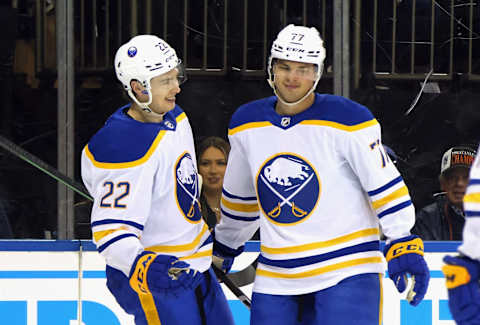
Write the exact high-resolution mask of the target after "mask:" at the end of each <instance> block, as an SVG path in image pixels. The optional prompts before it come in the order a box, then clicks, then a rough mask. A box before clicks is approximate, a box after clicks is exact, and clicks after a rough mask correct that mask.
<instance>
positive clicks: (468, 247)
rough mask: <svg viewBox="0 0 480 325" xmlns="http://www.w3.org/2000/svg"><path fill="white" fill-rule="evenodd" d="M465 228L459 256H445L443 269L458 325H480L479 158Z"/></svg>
mask: <svg viewBox="0 0 480 325" xmlns="http://www.w3.org/2000/svg"><path fill="white" fill-rule="evenodd" d="M463 206H464V210H465V218H466V221H465V226H464V229H463V243H462V245H461V246H460V247H459V249H458V250H459V252H460V255H459V256H445V258H444V259H443V260H444V262H445V263H446V265H445V266H444V267H443V268H442V271H443V273H444V274H445V280H446V284H447V289H448V305H449V307H450V312H451V313H452V316H453V319H455V321H456V322H457V324H462V325H470V324H480V286H479V280H480V160H479V157H478V156H477V158H476V159H475V162H474V163H473V165H472V168H471V170H470V181H469V185H468V188H467V192H466V194H465V197H464V198H463Z"/></svg>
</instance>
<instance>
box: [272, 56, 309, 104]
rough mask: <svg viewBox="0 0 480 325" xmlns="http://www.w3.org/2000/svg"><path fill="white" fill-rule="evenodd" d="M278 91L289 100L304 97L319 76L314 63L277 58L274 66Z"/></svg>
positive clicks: (293, 100)
mask: <svg viewBox="0 0 480 325" xmlns="http://www.w3.org/2000/svg"><path fill="white" fill-rule="evenodd" d="M273 74H274V82H275V87H276V88H277V91H278V93H279V94H280V96H282V98H283V99H284V100H285V101H287V102H295V101H297V100H299V99H300V98H302V97H303V96H304V95H305V94H306V93H307V92H308V91H309V90H310V88H312V87H313V84H314V83H315V79H316V77H317V71H316V67H315V65H314V64H311V63H302V62H295V61H287V60H277V61H276V62H275V64H274V66H273Z"/></svg>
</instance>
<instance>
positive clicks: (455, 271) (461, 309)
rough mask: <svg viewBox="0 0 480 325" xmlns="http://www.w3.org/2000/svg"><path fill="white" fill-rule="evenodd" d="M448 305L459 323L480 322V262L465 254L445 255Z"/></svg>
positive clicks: (444, 270) (473, 323)
mask: <svg viewBox="0 0 480 325" xmlns="http://www.w3.org/2000/svg"><path fill="white" fill-rule="evenodd" d="M443 261H444V262H445V263H446V265H444V266H443V268H442V271H443V274H445V279H446V281H447V289H448V306H449V307H450V312H451V313H452V316H453V319H454V320H455V322H457V324H459V325H475V324H477V325H478V324H480V285H479V282H478V280H479V278H480V263H479V262H478V261H474V260H472V259H470V258H468V257H466V256H455V257H454V256H445V257H444V258H443Z"/></svg>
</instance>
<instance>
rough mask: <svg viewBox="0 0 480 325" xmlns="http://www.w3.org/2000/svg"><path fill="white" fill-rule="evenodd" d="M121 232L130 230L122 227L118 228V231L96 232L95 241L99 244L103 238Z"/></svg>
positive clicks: (94, 234)
mask: <svg viewBox="0 0 480 325" xmlns="http://www.w3.org/2000/svg"><path fill="white" fill-rule="evenodd" d="M120 230H128V229H127V227H125V226H122V227H120V228H116V229H108V230H102V231H96V232H94V233H93V239H94V240H95V242H96V243H98V242H99V241H100V240H101V239H102V238H104V237H106V236H108V235H110V234H111V233H114V232H116V231H120Z"/></svg>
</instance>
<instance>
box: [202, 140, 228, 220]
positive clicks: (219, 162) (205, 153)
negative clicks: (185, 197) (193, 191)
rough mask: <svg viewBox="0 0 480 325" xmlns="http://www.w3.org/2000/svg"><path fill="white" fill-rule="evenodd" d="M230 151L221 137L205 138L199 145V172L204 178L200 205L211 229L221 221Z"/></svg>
mask: <svg viewBox="0 0 480 325" xmlns="http://www.w3.org/2000/svg"><path fill="white" fill-rule="evenodd" d="M229 153H230V145H229V144H228V142H227V141H225V140H223V139H222V138H219V137H208V138H205V139H204V140H203V141H201V142H200V144H199V145H198V150H197V159H198V173H199V174H200V175H201V176H202V179H203V185H202V192H201V195H200V207H201V209H202V216H203V219H204V220H205V222H206V223H207V225H208V228H210V229H212V228H213V227H214V226H215V225H216V224H217V223H218V222H219V221H220V199H221V197H222V186H223V176H224V175H225V169H226V167H227V160H228V154H229Z"/></svg>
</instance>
